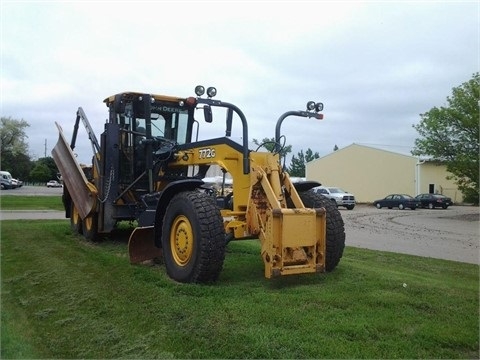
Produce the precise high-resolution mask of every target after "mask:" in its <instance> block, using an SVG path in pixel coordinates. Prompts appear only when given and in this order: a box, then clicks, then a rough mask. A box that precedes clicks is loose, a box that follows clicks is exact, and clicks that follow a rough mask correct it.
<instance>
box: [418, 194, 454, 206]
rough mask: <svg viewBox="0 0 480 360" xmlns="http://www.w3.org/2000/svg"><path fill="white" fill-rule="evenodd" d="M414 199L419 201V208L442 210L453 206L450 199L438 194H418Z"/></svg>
mask: <svg viewBox="0 0 480 360" xmlns="http://www.w3.org/2000/svg"><path fill="white" fill-rule="evenodd" d="M415 199H417V200H420V203H421V205H420V206H421V207H423V208H429V209H435V208H436V207H441V208H443V209H446V208H448V207H449V206H450V205H453V202H452V199H451V198H449V197H447V196H445V195H440V194H420V195H417V196H415Z"/></svg>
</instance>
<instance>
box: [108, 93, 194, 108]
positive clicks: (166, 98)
mask: <svg viewBox="0 0 480 360" xmlns="http://www.w3.org/2000/svg"><path fill="white" fill-rule="evenodd" d="M117 95H120V96H122V97H123V98H135V97H138V96H142V95H145V93H140V92H135V91H126V92H121V93H118V94H115V95H111V96H109V97H107V98H106V99H105V100H103V102H104V103H105V104H107V105H108V104H110V103H112V102H113V101H114V100H115V96H117ZM149 95H150V96H151V97H153V98H154V99H155V100H160V101H169V102H179V101H185V98H181V97H176V96H168V95H155V94H149Z"/></svg>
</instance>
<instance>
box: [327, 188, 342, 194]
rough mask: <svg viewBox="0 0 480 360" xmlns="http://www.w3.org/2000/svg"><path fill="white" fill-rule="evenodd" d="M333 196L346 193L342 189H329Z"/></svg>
mask: <svg viewBox="0 0 480 360" xmlns="http://www.w3.org/2000/svg"><path fill="white" fill-rule="evenodd" d="M328 189H329V190H330V192H331V193H332V194H344V193H345V191H343V190H342V189H340V188H328Z"/></svg>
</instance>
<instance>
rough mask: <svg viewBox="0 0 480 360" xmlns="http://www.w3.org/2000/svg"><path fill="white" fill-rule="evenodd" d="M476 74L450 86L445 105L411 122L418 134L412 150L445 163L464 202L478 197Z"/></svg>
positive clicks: (479, 86) (479, 82) (479, 79)
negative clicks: (450, 92) (451, 87)
mask: <svg viewBox="0 0 480 360" xmlns="http://www.w3.org/2000/svg"><path fill="white" fill-rule="evenodd" d="M479 101H480V74H479V73H476V74H473V77H472V79H471V80H469V81H467V82H465V83H463V84H462V85H461V86H459V87H456V88H453V91H452V96H451V97H447V104H448V105H447V106H442V107H439V108H438V107H434V108H432V109H431V110H430V111H428V112H426V113H424V114H420V117H421V121H420V123H418V124H416V125H413V127H414V128H415V130H417V132H418V133H419V134H420V137H419V138H417V139H415V147H414V149H413V151H412V154H413V155H415V156H428V157H430V158H431V159H432V160H436V161H440V162H442V163H444V164H445V165H446V166H447V171H449V172H450V173H451V174H452V177H451V178H452V179H454V180H455V182H456V183H457V185H458V188H459V190H460V191H462V193H463V194H464V196H465V200H466V201H468V202H474V203H476V204H478V201H479V181H478V180H479V150H480V149H479V122H478V121H479V118H480V111H479V106H480V102H479Z"/></svg>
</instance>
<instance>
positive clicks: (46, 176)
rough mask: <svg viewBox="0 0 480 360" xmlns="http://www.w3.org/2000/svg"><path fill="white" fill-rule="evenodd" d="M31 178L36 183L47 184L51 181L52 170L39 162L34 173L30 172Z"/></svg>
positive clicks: (33, 170)
mask: <svg viewBox="0 0 480 360" xmlns="http://www.w3.org/2000/svg"><path fill="white" fill-rule="evenodd" d="M29 178H30V180H31V181H34V182H47V181H49V180H50V179H51V177H50V169H49V168H48V166H47V165H45V164H42V163H38V162H37V164H36V165H35V167H34V168H33V169H32V171H30V175H29Z"/></svg>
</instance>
